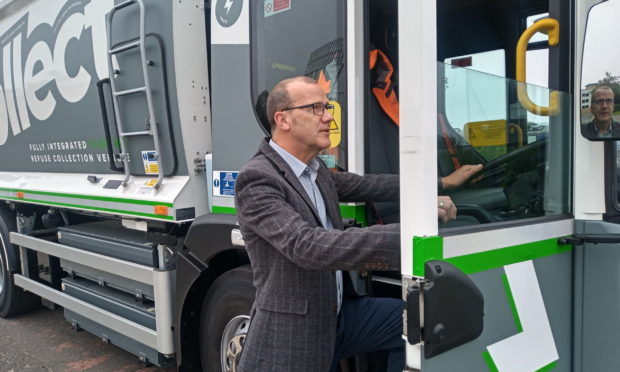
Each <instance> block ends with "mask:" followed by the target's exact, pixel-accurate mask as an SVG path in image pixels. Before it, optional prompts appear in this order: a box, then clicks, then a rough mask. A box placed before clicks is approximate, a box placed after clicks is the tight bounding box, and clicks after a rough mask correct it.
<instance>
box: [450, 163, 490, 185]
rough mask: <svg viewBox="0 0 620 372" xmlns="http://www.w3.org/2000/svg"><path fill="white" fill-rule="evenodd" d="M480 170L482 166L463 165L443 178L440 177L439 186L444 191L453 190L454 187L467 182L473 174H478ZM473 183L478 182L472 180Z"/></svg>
mask: <svg viewBox="0 0 620 372" xmlns="http://www.w3.org/2000/svg"><path fill="white" fill-rule="evenodd" d="M481 169H482V164H465V165H463V166H462V167H460V168H459V169H457V170H455V171H454V172H452V173H450V174H449V175H447V176H445V177H441V184H442V186H443V188H444V190H448V189H453V188H455V187H459V186H461V185H462V184H464V183H465V182H467V180H469V179H470V178H471V176H473V175H474V174H476V173H478V172H480V170H481ZM472 181H473V182H476V181H478V179H475V180H472Z"/></svg>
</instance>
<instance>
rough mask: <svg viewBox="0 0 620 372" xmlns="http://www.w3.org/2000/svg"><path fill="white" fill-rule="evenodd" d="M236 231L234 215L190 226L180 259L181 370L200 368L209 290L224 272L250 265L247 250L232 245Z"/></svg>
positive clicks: (178, 319) (178, 340) (177, 321)
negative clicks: (203, 313) (203, 315)
mask: <svg viewBox="0 0 620 372" xmlns="http://www.w3.org/2000/svg"><path fill="white" fill-rule="evenodd" d="M236 228H238V226H237V219H236V217H235V216H231V215H213V214H209V215H205V216H201V217H199V218H197V219H196V220H195V221H194V222H193V223H192V225H191V226H190V228H189V231H188V233H187V236H186V238H185V243H184V247H183V249H182V251H181V252H179V255H178V257H177V281H176V295H175V297H176V300H175V308H176V309H177V310H176V311H175V330H178V331H177V332H175V346H176V350H177V367H178V369H179V371H196V370H200V368H201V365H200V345H199V342H196V341H197V340H199V325H200V313H201V308H202V303H203V299H204V296H205V295H206V293H207V291H208V290H209V288H210V287H211V285H212V284H213V282H214V281H215V280H216V279H217V278H218V277H219V276H220V275H222V274H223V273H225V272H227V271H229V270H232V269H234V268H236V267H239V266H243V265H247V264H249V263H250V260H249V258H248V256H247V253H246V251H245V248H244V247H240V246H234V245H233V244H232V240H231V232H232V230H233V229H236Z"/></svg>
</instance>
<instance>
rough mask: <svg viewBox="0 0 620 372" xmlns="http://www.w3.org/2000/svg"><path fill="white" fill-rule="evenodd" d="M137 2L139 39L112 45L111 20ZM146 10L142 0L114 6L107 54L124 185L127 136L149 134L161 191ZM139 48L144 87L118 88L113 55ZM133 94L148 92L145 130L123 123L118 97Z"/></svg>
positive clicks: (126, 163) (111, 14) (157, 133)
mask: <svg viewBox="0 0 620 372" xmlns="http://www.w3.org/2000/svg"><path fill="white" fill-rule="evenodd" d="M135 4H138V5H139V7H140V25H139V27H140V29H139V34H140V37H139V40H137V41H136V40H131V41H129V40H128V41H124V42H121V43H119V44H117V46H115V47H114V48H112V19H113V18H114V14H116V12H117V11H119V10H121V9H124V8H127V7H129V6H131V5H135ZM145 23H146V21H145V10H144V3H143V2H142V0H127V1H123V2H122V3H119V4H117V5H115V6H114V8H113V9H112V10H111V11H110V14H109V15H108V19H107V25H106V29H107V37H108V46H107V51H108V53H107V55H108V70H109V74H110V87H111V90H112V104H113V106H114V116H115V117H116V127H117V131H118V135H119V137H120V145H121V154H120V159H121V161H122V162H123V167H124V170H125V178H124V179H123V187H127V184H128V182H129V177H130V175H131V174H130V172H129V154H128V153H127V142H126V140H127V137H135V136H150V137H153V143H154V146H155V158H156V159H155V160H156V161H157V183H156V184H155V186H154V188H155V189H156V190H158V189H159V188H160V187H161V184H162V180H163V178H164V174H163V167H162V162H161V147H160V143H159V132H158V129H157V123H158V122H157V119H156V118H155V110H154V108H153V93H152V90H151V84H150V81H149V74H148V71H147V69H148V66H149V65H150V63H149V61H148V60H147V59H146V44H145V38H146V26H145ZM134 48H139V49H140V58H141V64H142V74H143V76H144V86H142V87H137V88H133V89H126V90H120V91H119V90H118V89H117V88H116V81H115V80H116V79H115V78H114V74H115V71H114V67H113V64H112V57H113V56H114V55H116V54H119V53H123V52H126V51H128V50H131V49H134ZM133 94H145V95H146V103H147V106H148V117H147V118H146V130H144V131H135V132H129V131H125V130H124V127H123V122H122V119H121V115H120V103H119V97H123V96H127V95H133Z"/></svg>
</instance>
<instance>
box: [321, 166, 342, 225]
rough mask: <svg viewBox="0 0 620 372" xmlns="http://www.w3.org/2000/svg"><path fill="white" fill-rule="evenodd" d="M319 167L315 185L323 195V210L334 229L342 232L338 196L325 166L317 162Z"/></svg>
mask: <svg viewBox="0 0 620 372" xmlns="http://www.w3.org/2000/svg"><path fill="white" fill-rule="evenodd" d="M319 163H320V166H319V171H318V175H317V176H316V184H317V186H318V187H319V190H320V191H321V195H323V201H324V203H325V210H326V211H327V217H328V218H329V219H330V220H331V221H332V226H333V227H334V229H338V230H342V229H343V228H344V227H343V226H342V218H341V217H340V203H339V201H338V194H337V192H336V190H335V187H334V185H333V181H332V178H331V176H330V175H329V170H328V169H327V167H325V164H323V162H322V161H321V160H319Z"/></svg>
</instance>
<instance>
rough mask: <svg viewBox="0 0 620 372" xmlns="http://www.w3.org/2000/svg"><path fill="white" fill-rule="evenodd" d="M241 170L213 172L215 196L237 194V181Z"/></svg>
mask: <svg viewBox="0 0 620 372" xmlns="http://www.w3.org/2000/svg"><path fill="white" fill-rule="evenodd" d="M238 175H239V172H235V171H214V172H213V196H230V197H233V196H235V182H236V181H237V176H238Z"/></svg>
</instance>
